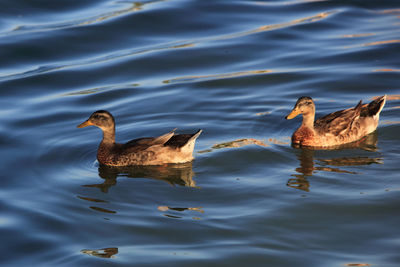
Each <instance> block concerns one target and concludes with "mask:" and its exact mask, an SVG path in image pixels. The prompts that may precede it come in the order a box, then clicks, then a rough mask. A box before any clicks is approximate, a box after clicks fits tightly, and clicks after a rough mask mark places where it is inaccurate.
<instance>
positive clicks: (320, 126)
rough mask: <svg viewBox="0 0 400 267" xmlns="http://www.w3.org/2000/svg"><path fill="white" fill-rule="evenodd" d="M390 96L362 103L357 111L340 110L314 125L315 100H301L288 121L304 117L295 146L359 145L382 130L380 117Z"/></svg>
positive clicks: (293, 139) (357, 107)
mask: <svg viewBox="0 0 400 267" xmlns="http://www.w3.org/2000/svg"><path fill="white" fill-rule="evenodd" d="M385 103H386V95H384V96H380V97H377V98H376V99H375V100H373V101H372V102H371V103H369V104H362V101H360V102H359V103H358V104H357V105H356V106H355V107H354V108H349V109H345V110H340V111H336V112H333V113H331V114H328V115H326V116H324V117H322V118H319V119H317V120H316V121H314V118H315V104H314V101H313V100H312V98H311V97H309V96H302V97H300V98H299V99H298V100H297V102H296V105H295V106H294V108H293V110H292V111H291V112H290V114H289V115H287V116H286V119H288V120H290V119H293V118H294V117H296V116H297V115H299V114H301V115H303V122H302V124H301V126H300V127H299V128H298V129H297V130H296V131H295V132H294V133H293V136H292V144H294V145H299V146H308V147H330V146H340V145H342V144H347V143H350V142H354V141H357V140H359V139H361V138H362V137H364V136H366V135H367V134H369V133H372V132H373V131H375V130H376V127H378V122H379V113H380V112H381V111H382V109H383V106H384V105H385Z"/></svg>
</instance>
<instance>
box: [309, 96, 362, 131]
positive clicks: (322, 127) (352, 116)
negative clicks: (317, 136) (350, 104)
mask: <svg viewBox="0 0 400 267" xmlns="http://www.w3.org/2000/svg"><path fill="white" fill-rule="evenodd" d="M362 106H363V105H362V101H360V102H358V104H357V106H355V107H354V108H349V109H345V110H339V111H336V112H334V113H331V114H328V115H326V116H324V117H322V118H319V119H317V120H316V121H315V122H314V127H315V129H317V130H318V131H319V132H320V133H322V134H332V135H335V136H338V135H342V134H344V133H346V132H347V131H349V130H351V129H352V126H353V123H354V121H356V120H357V119H358V118H359V117H360V112H361V108H362Z"/></svg>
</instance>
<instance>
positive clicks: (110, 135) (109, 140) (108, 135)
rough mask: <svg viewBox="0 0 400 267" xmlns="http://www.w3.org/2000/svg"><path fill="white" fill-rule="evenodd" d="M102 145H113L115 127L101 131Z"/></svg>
mask: <svg viewBox="0 0 400 267" xmlns="http://www.w3.org/2000/svg"><path fill="white" fill-rule="evenodd" d="M101 143H102V144H115V127H112V128H108V129H103V141H102V142H101Z"/></svg>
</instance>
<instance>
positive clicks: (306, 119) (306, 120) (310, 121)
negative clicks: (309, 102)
mask: <svg viewBox="0 0 400 267" xmlns="http://www.w3.org/2000/svg"><path fill="white" fill-rule="evenodd" d="M314 119H315V113H313V112H310V113H306V114H303V122H302V124H301V126H302V127H307V128H309V129H312V130H313V129H314Z"/></svg>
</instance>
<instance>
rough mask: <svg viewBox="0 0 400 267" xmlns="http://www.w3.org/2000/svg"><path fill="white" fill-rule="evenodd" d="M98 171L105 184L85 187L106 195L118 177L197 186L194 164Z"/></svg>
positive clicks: (102, 166) (108, 168) (102, 167)
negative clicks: (95, 188) (98, 190)
mask: <svg viewBox="0 0 400 267" xmlns="http://www.w3.org/2000/svg"><path fill="white" fill-rule="evenodd" d="M98 171H99V176H100V177H101V178H103V179H104V181H103V183H101V184H92V185H84V186H85V187H97V188H99V189H100V190H101V191H102V192H104V193H107V192H108V189H109V188H110V187H111V186H114V185H116V184H117V177H129V178H150V179H156V180H162V181H164V182H167V183H169V184H170V185H181V186H188V187H195V186H196V183H195V181H194V180H193V176H194V172H193V168H192V162H188V163H182V164H165V165H159V166H126V167H111V166H105V165H101V166H100V167H99V169H98ZM86 200H87V199H86Z"/></svg>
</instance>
